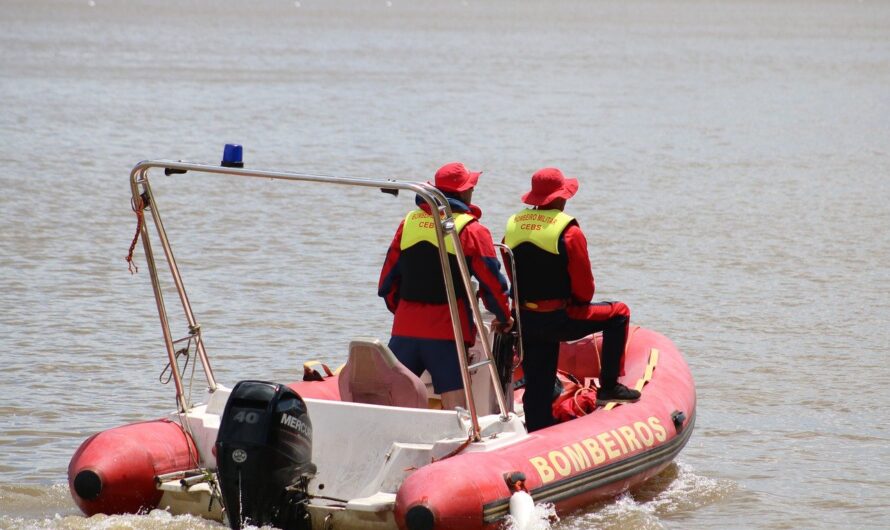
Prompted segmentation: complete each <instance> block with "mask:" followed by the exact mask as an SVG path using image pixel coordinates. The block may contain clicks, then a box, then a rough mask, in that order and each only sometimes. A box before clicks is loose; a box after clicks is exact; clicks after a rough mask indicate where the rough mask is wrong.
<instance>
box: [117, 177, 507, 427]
mask: <svg viewBox="0 0 890 530" xmlns="http://www.w3.org/2000/svg"><path fill="white" fill-rule="evenodd" d="M151 168H159V169H160V168H163V169H164V170H165V173H167V174H168V175H169V174H171V173H186V172H188V171H195V172H201V173H210V174H217V175H220V174H221V175H230V176H237V177H252V178H268V179H273V180H286V181H299V182H316V183H328V184H339V185H351V186H363V187H368V188H377V189H380V190H406V191H413V192H414V193H416V194H417V195H419V196H420V197H421V198H422V199H423V200H424V201H425V202H426V204H427V205H429V207H430V209H431V212H437V213H438V214H439V215H438V217H439V222H437V223H435V228H436V239H437V241H438V243H439V244H438V247H439V258H440V261H441V264H442V273H443V277H444V279H445V287H446V294H447V298H448V307H449V309H450V312H451V324H452V328H453V330H454V337H455V343H456V345H457V351H458V360H459V362H460V368H461V378H462V379H463V384H464V395H465V397H466V400H467V406H468V411H469V413H470V418H471V422H472V433H471V438H472V439H473V441H478V440H479V439H480V438H481V437H480V427H479V419H478V415H477V412H476V405H475V402H474V400H473V395H472V387H471V381H470V374H469V367H468V361H467V351H466V345H465V343H464V340H463V332H462V330H461V325H460V317H459V314H458V311H457V295H456V293H455V290H454V284H453V282H452V279H453V275H452V271H451V266H450V263H449V260H448V252H447V250H446V248H445V236H446V234H448V235H449V236H450V237H451V238H452V241H453V243H454V250H455V257H456V258H457V259H456V261H457V264H458V273H459V275H460V276H461V279H462V282H463V284H464V288H465V289H466V292H467V295H468V296H467V298H468V299H469V301H470V307H471V308H472V312H473V318H474V319H475V320H476V322H477V323H478V325H480V326H482V325H483V320H482V317H481V312H480V311H479V304H478V301H477V300H476V297H475V296H473V294H472V293H473V289H472V285H471V283H470V277H469V271H468V269H467V264H466V260H465V257H464V254H463V248H462V247H461V244H460V239H459V237H458V233H457V230H455V226H454V217H453V214H452V212H451V207H450V205H449V204H448V200H447V198H446V197H445V195H444V194H442V192H441V191H439V190H438V189H436V188H434V187H433V186H431V185H429V184H426V183H413V182H400V181H395V180H371V179H360V178H353V177H334V176H327V175H312V174H304V173H293V172H284V171H270V170H253V169H242V168H230V167H221V166H211V165H205V164H195V163H187V162H180V161H172V160H144V161H142V162H139V163H138V164H136V165H135V166H134V167H133V169H132V170H131V172H130V188H131V191H132V195H133V206H134V209H136V208H138V207H144V208H145V209H147V210H149V211H150V212H151V215H152V220H153V221H154V224H155V230H156V232H157V235H158V237H159V239H160V241H161V246H162V248H163V250H164V255H165V257H166V259H167V263H168V266H169V268H170V272H171V274H172V276H173V282H174V284H175V286H176V291H177V294H178V295H179V299H180V302H181V303H182V308H183V311H184V313H185V316H186V320H187V321H188V325H189V333H190V334H191V335H192V336H195V338H196V342H197V351H198V357H199V360H200V361H201V365H202V367H203V369H204V373H205V375H206V377H207V383H208V385H209V390H210V391H211V392H213V391H215V390H216V388H217V383H216V380H215V378H214V376H213V370H212V368H211V367H210V360H209V358H208V356H207V352H206V350H205V348H204V343H203V340H202V339H201V327H200V325H199V324H198V322H197V320H196V319H195V316H194V314H193V312H192V309H191V303H190V302H189V299H188V295H187V294H186V291H185V286H184V285H183V282H182V277H181V275H180V273H179V268H178V267H177V265H176V260H175V258H174V256H173V250H172V247H171V246H170V242H169V239H168V238H167V233H166V230H165V229H164V225H163V223H162V221H161V217H160V213H159V211H158V208H157V204H156V202H155V200H154V196H153V194H152V191H151V186H150V184H149V179H148V172H149V170H150V169H151ZM168 171H169V172H168ZM140 188H141V189H142V190H143V193H144V195H145V196H146V198H147V199H148V204H147V205H144V204H143V193H140ZM141 236H142V246H143V249H144V250H145V258H146V261H147V262H148V268H149V274H150V276H151V282H152V289H153V290H154V295H155V302H156V304H157V307H158V316H159V318H160V321H161V328H162V331H163V334H164V343H165V346H166V349H167V356H168V358H169V361H170V368H171V371H172V373H173V379H174V383H175V385H176V398H177V402H178V404H179V407H180V412H186V411H187V410H188V408H189V404H188V403H186V402H185V394H184V389H183V384H182V376H181V374H180V372H179V366H178V364H177V362H176V351H175V346H174V341H173V337H172V333H171V331H170V322H169V320H168V317H167V310H166V305H165V303H164V297H163V292H162V289H161V285H160V279H159V277H158V270H157V267H156V263H155V259H154V253H153V251H152V247H151V241H150V238H149V231H148V226H147V223H144V222H143V224H142V227H141ZM479 335H480V339H481V340H482V349H483V353H484V354H485V357H486V359H487V360H488V365H489V373H490V375H491V377H490V379H491V384H492V386H493V387H494V388H495V394H496V396H497V401H498V406H499V407H500V417H501V420H502V421H507V419H508V418H509V411H508V410H507V405H506V399H505V397H504V392H503V389H502V388H500V385H499V384H497V381H498V376H497V370H496V368H495V366H494V361H493V357H492V353H491V345H490V344H489V340H488V334H487V333H484V332H483V333H480V334H479Z"/></svg>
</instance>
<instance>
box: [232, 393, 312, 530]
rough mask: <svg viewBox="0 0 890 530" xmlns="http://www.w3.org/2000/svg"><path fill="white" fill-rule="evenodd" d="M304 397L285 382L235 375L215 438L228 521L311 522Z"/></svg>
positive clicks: (296, 526)
mask: <svg viewBox="0 0 890 530" xmlns="http://www.w3.org/2000/svg"><path fill="white" fill-rule="evenodd" d="M311 460H312V423H311V422H310V421H309V414H308V413H307V411H306V403H304V402H303V398H301V397H300V396H299V394H297V393H296V392H294V391H293V390H291V389H290V388H288V387H287V386H285V385H280V384H276V383H268V382H264V381H241V382H239V383H238V384H237V385H235V388H234V389H232V394H231V395H230V396H229V401H228V402H227V403H226V410H225V412H224V413H223V417H222V419H221V420H220V426H219V434H218V435H217V438H216V462H217V471H218V475H219V487H220V490H221V493H222V501H223V506H224V508H225V513H226V516H227V518H228V520H229V526H230V527H231V528H233V529H234V530H240V528H241V527H242V526H243V525H248V524H250V525H254V526H264V525H271V526H275V527H277V528H281V529H283V530H303V529H309V528H311V526H312V524H311V520H310V518H309V513H308V512H307V511H306V506H305V505H306V502H307V501H308V494H307V492H306V486H307V484H308V482H309V479H311V478H312V476H314V474H315V464H313V463H312V462H311Z"/></svg>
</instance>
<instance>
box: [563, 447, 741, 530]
mask: <svg viewBox="0 0 890 530" xmlns="http://www.w3.org/2000/svg"><path fill="white" fill-rule="evenodd" d="M738 488H739V486H738V484H736V483H735V482H732V481H730V480H717V479H713V478H709V477H706V476H703V475H699V474H697V473H695V470H694V469H693V468H692V466H690V465H688V464H684V463H683V462H676V463H674V464H671V465H670V466H669V467H668V468H667V469H665V470H664V472H662V473H661V474H659V475H658V476H657V477H654V478H653V479H651V480H650V481H649V482H647V483H645V484H644V485H643V486H642V487H640V488H636V489H634V490H631V491H629V492H627V493H623V494H622V495H620V496H619V497H618V498H617V499H615V500H614V501H613V502H610V503H607V504H603V505H602V506H600V507H599V508H598V509H597V508H596V507H594V509H593V510H591V511H589V512H587V513H585V514H581V515H577V516H572V517H567V518H565V519H564V520H563V523H562V524H559V525H557V526H556V527H555V528H557V529H558V530H582V529H583V530H590V529H591V528H638V529H641V530H657V529H662V528H665V526H666V525H665V520H666V519H670V518H671V516H672V515H673V514H676V513H690V512H691V511H694V510H696V509H698V508H701V507H703V506H707V505H709V504H713V503H715V502H719V501H721V500H723V499H726V498H728V497H729V496H731V495H732V494H733V493H735V492H736V491H737V490H738Z"/></svg>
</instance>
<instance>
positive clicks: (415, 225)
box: [399, 208, 476, 254]
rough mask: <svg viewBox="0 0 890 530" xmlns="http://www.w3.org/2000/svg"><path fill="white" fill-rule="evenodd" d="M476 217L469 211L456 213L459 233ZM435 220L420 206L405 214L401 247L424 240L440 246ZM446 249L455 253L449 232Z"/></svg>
mask: <svg viewBox="0 0 890 530" xmlns="http://www.w3.org/2000/svg"><path fill="white" fill-rule="evenodd" d="M474 219H476V218H475V217H473V216H472V215H470V214H468V213H458V214H455V215H454V227H455V229H456V230H457V233H458V234H460V231H461V230H463V229H464V227H465V226H467V224H468V223H469V222H470V221H472V220H474ZM433 222H434V219H433V216H432V215H430V214H428V213H427V212H425V211H423V210H421V209H419V208H418V209H417V210H414V211H411V212H408V215H406V216H405V225H404V226H403V227H402V240H401V241H400V242H399V248H401V249H402V250H405V249H406V248H408V247H413V246H414V245H416V244H418V243H420V242H422V241H426V242H427V243H430V244H431V245H433V246H434V247H436V248H439V241H438V239H437V238H436V228H435V225H433ZM445 250H447V251H448V253H449V254H454V242H453V241H452V239H451V238H450V237H448V235H447V234H446V235H445Z"/></svg>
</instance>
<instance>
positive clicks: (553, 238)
mask: <svg viewBox="0 0 890 530" xmlns="http://www.w3.org/2000/svg"><path fill="white" fill-rule="evenodd" d="M574 220H575V218H574V217H572V216H571V215H568V214H565V213H563V212H561V211H559V210H531V209H528V208H527V209H525V210H522V211H521V212H519V213H517V214H515V215H512V216H511V217H510V220H509V221H507V233H506V234H505V235H504V243H506V245H507V246H508V247H510V248H511V249H514V248H516V247H517V246H519V245H520V244H522V243H532V244H533V245H535V246H536V247H538V248H540V249H541V250H544V251H547V252H549V253H551V254H559V236H560V235H561V234H562V233H563V231H564V230H565V229H566V227H567V226H569V223H571V222H572V221H574Z"/></svg>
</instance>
